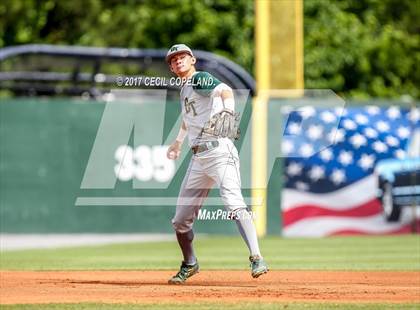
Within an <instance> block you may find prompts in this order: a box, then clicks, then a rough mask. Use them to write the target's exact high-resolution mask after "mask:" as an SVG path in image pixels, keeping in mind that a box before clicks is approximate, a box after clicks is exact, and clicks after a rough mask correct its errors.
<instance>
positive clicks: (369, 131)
mask: <svg viewBox="0 0 420 310" xmlns="http://www.w3.org/2000/svg"><path fill="white" fill-rule="evenodd" d="M365 136H366V137H368V138H370V139H374V138H377V137H378V132H377V131H376V130H375V129H373V128H371V127H368V128H365Z"/></svg>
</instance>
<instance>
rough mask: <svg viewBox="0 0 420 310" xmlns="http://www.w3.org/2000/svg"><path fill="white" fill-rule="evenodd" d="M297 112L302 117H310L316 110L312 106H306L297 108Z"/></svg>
mask: <svg viewBox="0 0 420 310" xmlns="http://www.w3.org/2000/svg"><path fill="white" fill-rule="evenodd" d="M299 113H300V115H301V116H302V118H303V119H307V118H310V117H312V116H314V115H315V113H316V111H315V108H314V107H311V106H307V107H303V108H301V109H299Z"/></svg>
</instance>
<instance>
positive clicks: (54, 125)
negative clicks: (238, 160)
mask: <svg viewBox="0 0 420 310" xmlns="http://www.w3.org/2000/svg"><path fill="white" fill-rule="evenodd" d="M106 106H107V105H106V103H104V102H87V101H73V100H69V99H54V100H50V99H48V100H46V99H13V100H2V101H1V103H0V122H1V127H0V141H1V148H0V158H1V164H0V177H1V179H0V194H1V195H0V202H1V208H0V219H1V225H0V231H1V232H2V233H76V232H77V233H80V232H91V233H104V232H107V233H113V232H118V233H135V232H149V233H168V232H172V227H171V223H170V219H171V218H172V216H173V214H174V211H175V207H174V204H172V205H171V202H174V201H176V196H177V194H178V190H179V186H180V182H181V181H182V177H183V175H184V174H185V171H186V168H187V165H188V162H189V158H190V157H191V154H189V152H187V150H186V149H184V152H183V154H184V155H185V156H184V158H182V159H181V160H180V161H177V162H176V164H175V165H174V166H171V164H170V163H168V162H167V161H165V160H166V158H165V156H164V152H163V151H162V149H161V148H160V147H161V145H165V144H166V145H168V144H169V141H171V139H173V137H174V134H175V135H176V132H175V131H177V130H178V129H177V127H175V130H172V131H171V129H172V127H173V125H175V126H177V124H178V123H176V122H177V119H178V116H179V110H180V107H179V103H178V102H168V103H167V104H166V105H156V104H155V103H154V102H144V103H141V104H137V105H135V106H136V109H137V110H133V111H134V112H133V111H132V110H130V109H131V107H132V106H134V105H133V104H128V105H126V108H124V107H123V108H122V111H123V112H124V111H125V112H124V113H125V114H124V113H123V114H122V115H116V114H115V112H112V113H114V114H112V113H111V114H110V113H108V116H107V117H108V121H111V123H112V124H111V127H110V126H108V127H107V128H106V129H105V131H102V135H104V137H105V140H103V141H102V143H103V145H102V146H100V145H99V146H98V148H97V153H99V155H100V156H99V157H96V159H95V160H92V162H91V165H90V169H91V171H94V174H95V176H96V179H95V178H93V179H92V178H90V179H89V177H87V174H88V173H87V170H88V169H86V168H87V166H88V161H89V158H90V155H91V153H93V152H92V149H93V148H94V145H95V141H96V142H98V141H99V140H100V139H101V137H100V135H101V134H100V133H99V131H98V129H99V127H100V124H101V119H102V118H105V114H106V113H104V111H105V109H106ZM122 106H123V105H122ZM124 109H126V110H124ZM120 110H121V109H120ZM130 113H131V114H132V115H131V116H130ZM134 114H135V115H134ZM103 121H104V122H105V120H103ZM130 122H131V123H130ZM130 124H131V125H133V126H131V125H130ZM130 126H131V127H130ZM105 127H106V126H105ZM244 131H246V128H245V129H244ZM168 137H169V138H168ZM95 139H96V140H95ZM165 140H166V141H165ZM241 143H242V142H241ZM121 145H125V148H124V147H123V148H122V149H121V148H120V151H121V150H122V151H123V152H124V153H125V152H127V151H130V150H131V151H132V152H133V153H135V152H136V150H137V151H138V152H137V153H139V151H140V150H139V147H140V146H141V152H140V154H146V158H144V157H143V158H134V159H133V162H132V164H133V165H132V166H130V167H128V168H127V167H126V168H127V169H125V170H124V171H123V172H124V173H121V178H120V177H118V178H116V176H115V175H116V173H115V169H116V168H115V167H116V166H117V164H118V154H117V149H118V147H120V146H121ZM238 147H242V145H238ZM248 147H249V143H248V144H247V145H244V146H243V148H244V150H245V149H247V148H248ZM108 151H109V152H108ZM245 153H249V150H248V151H244V152H243V154H245ZM147 154H149V155H150V154H151V155H152V156H153V158H154V159H152V162H153V165H155V166H156V168H155V170H153V171H148V170H147V169H146V170H144V169H143V170H141V167H140V165H141V164H140V161H142V160H143V163H147V162H148V160H150V159H147ZM97 155H98V154H97ZM101 155H104V156H101ZM142 156H143V155H141V156H140V157H142ZM134 157H135V156H134ZM241 157H242V161H243V162H242V169H243V171H244V172H243V178H245V179H249V177H250V175H249V173H247V171H249V169H248V168H247V165H249V164H248V163H249V156H248V159H246V158H244V156H241ZM245 157H246V156H245ZM95 162H96V164H97V165H96V166H95ZM247 162H248V163H247ZM92 163H93V164H92ZM101 165H102V166H101ZM136 165H137V166H136ZM143 166H147V164H145V165H143ZM101 167H106V169H103V168H101ZM95 169H97V170H95ZM130 169H131V170H130ZM83 182H84V184H83ZM244 192H245V194H246V192H247V190H246V189H245V190H244ZM211 195H212V196H214V197H215V199H217V198H216V197H217V192H215V191H213V192H212V193H211ZM86 197H88V198H92V197H102V198H106V199H108V200H106V201H105V203H104V205H92V204H91V205H83V204H82V205H80V206H76V200H77V199H78V198H86ZM150 197H152V198H153V197H165V198H169V199H170V202H169V203H168V202H166V205H159V203H158V202H157V200H153V199H152V200H153V201H152V202H151V203H150V205H147V203H145V202H144V201H145V200H142V201H140V203H139V205H136V203H135V201H134V203H133V202H132V203H129V205H121V198H125V199H127V198H128V199H130V198H134V199H142V198H150ZM113 198H116V199H117V200H115V199H114V200H112V199H113ZM118 199H119V201H118ZM115 201H117V202H116V203H115ZM114 203H115V205H114ZM215 209H217V207H214V206H213V207H212V206H208V210H215ZM196 228H197V230H198V231H199V232H201V233H223V234H231V233H236V225H235V224H234V223H233V222H232V221H221V220H219V221H197V223H196Z"/></svg>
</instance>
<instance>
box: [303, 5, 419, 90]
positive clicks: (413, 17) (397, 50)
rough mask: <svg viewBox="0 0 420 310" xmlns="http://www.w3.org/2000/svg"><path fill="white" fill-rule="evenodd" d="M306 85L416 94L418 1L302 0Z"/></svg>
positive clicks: (417, 82) (417, 87)
mask: <svg viewBox="0 0 420 310" xmlns="http://www.w3.org/2000/svg"><path fill="white" fill-rule="evenodd" d="M304 27H305V41H304V44H305V59H304V61H305V87H307V88H331V89H333V90H334V91H336V92H339V93H342V94H344V95H346V96H351V97H356V98H366V97H388V98H389V97H394V98H395V97H400V96H402V95H410V96H412V97H415V98H419V96H420V93H419V85H420V3H419V1H417V0H345V1H343V0H342V1H335V0H309V1H305V21H304Z"/></svg>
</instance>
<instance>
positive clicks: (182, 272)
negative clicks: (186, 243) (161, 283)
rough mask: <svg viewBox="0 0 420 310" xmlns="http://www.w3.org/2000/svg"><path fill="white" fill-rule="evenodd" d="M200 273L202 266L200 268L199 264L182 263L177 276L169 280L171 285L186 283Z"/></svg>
mask: <svg viewBox="0 0 420 310" xmlns="http://www.w3.org/2000/svg"><path fill="white" fill-rule="evenodd" d="M199 271H200V266H198V262H197V263H195V264H194V265H187V264H185V263H184V262H182V265H181V267H180V268H179V271H178V273H177V274H176V275H174V276H173V277H172V278H170V279H169V281H168V283H169V284H181V283H184V282H185V281H186V280H187V279H188V278H189V277H191V276H193V275H195V274H196V273H198V272H199Z"/></svg>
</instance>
